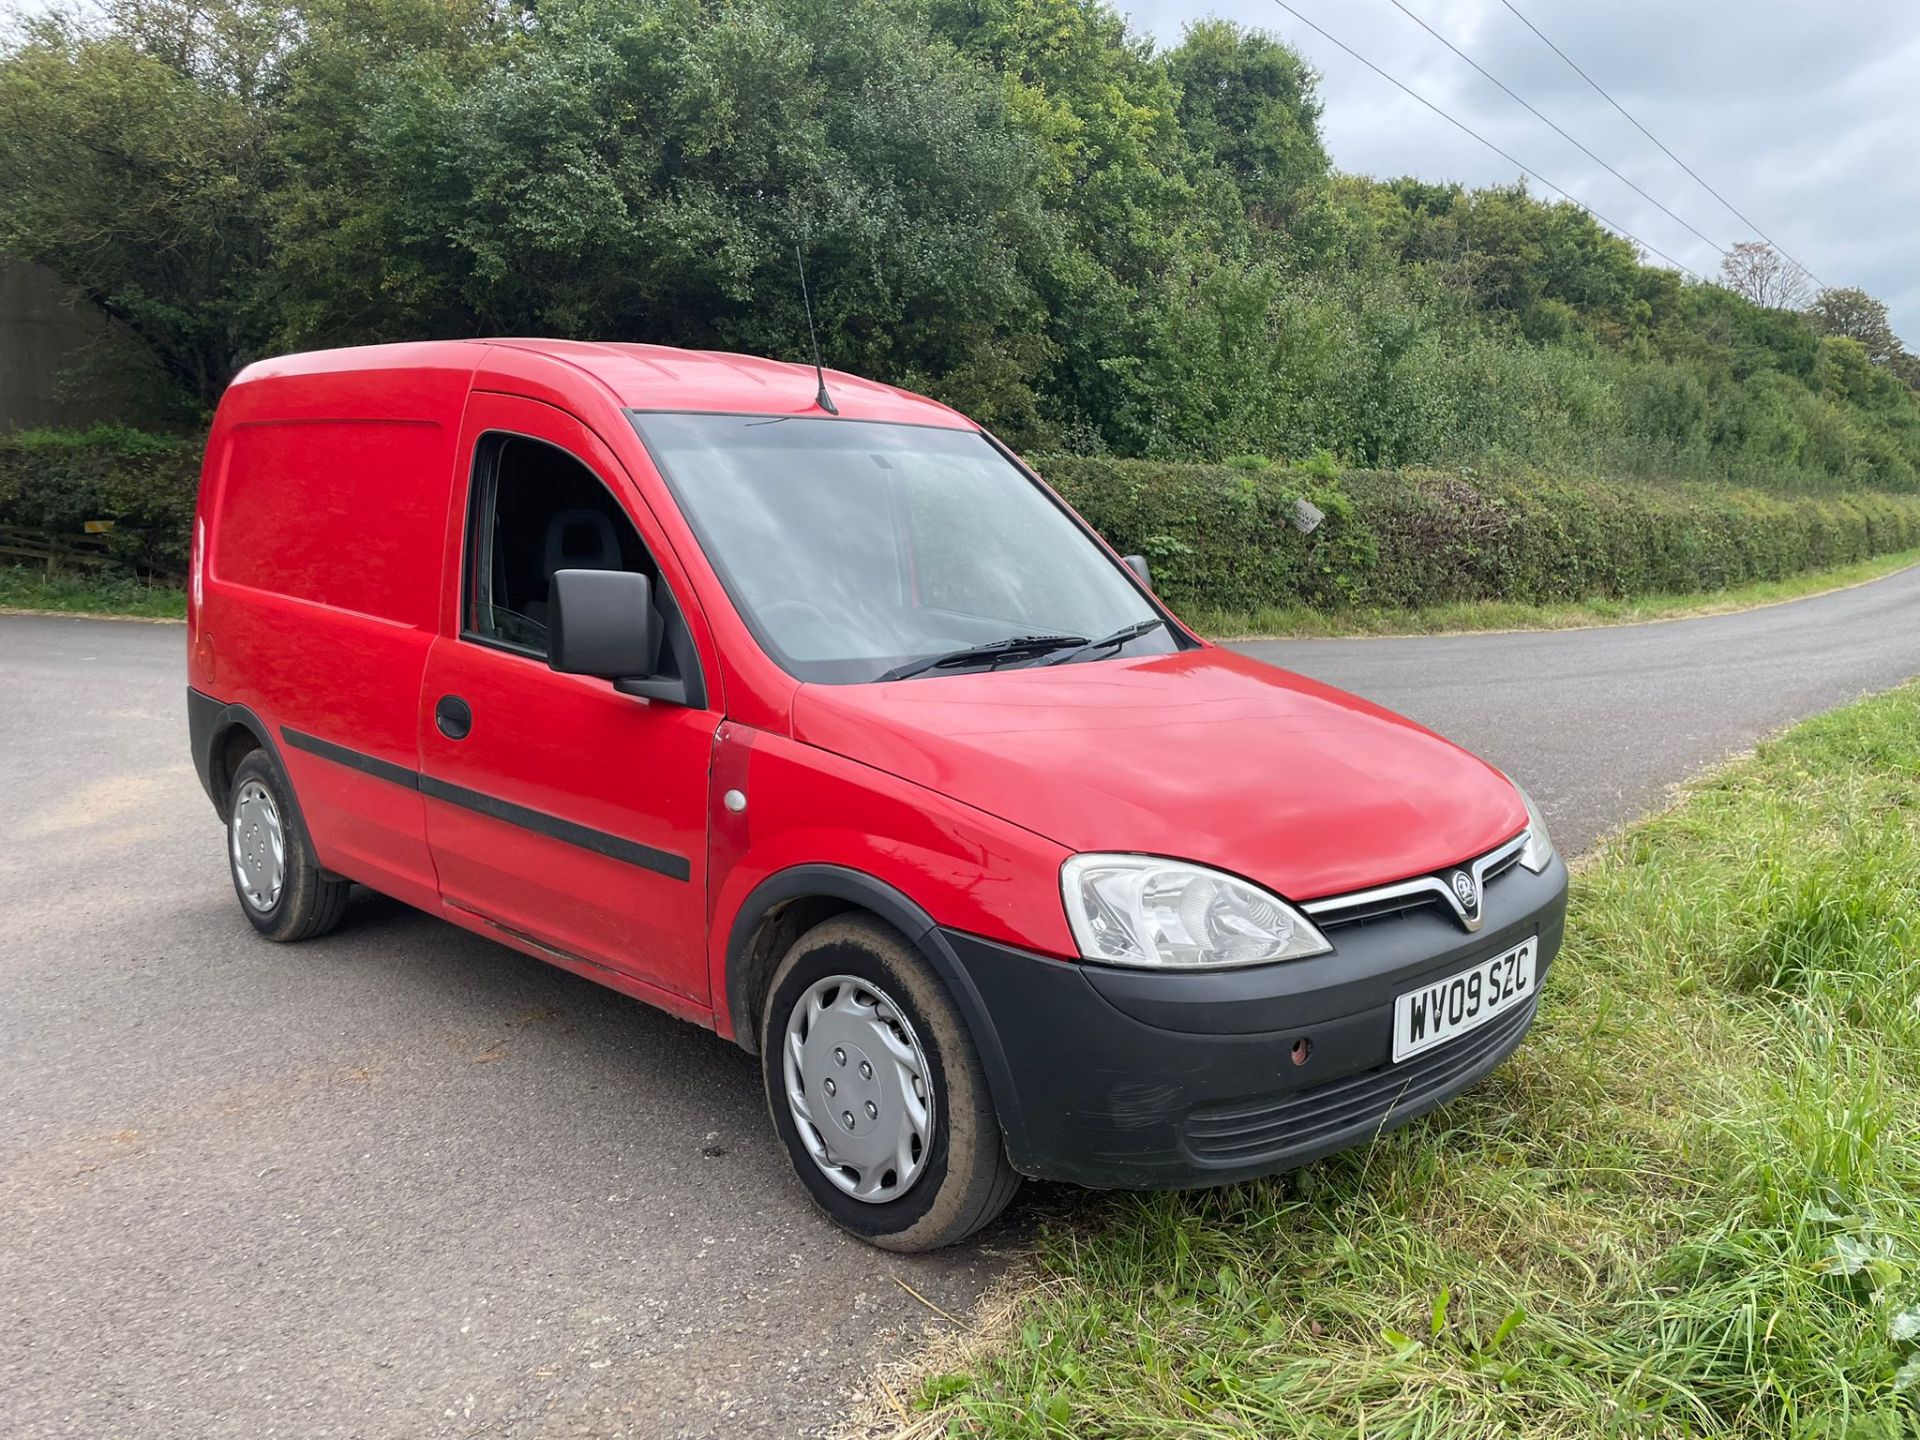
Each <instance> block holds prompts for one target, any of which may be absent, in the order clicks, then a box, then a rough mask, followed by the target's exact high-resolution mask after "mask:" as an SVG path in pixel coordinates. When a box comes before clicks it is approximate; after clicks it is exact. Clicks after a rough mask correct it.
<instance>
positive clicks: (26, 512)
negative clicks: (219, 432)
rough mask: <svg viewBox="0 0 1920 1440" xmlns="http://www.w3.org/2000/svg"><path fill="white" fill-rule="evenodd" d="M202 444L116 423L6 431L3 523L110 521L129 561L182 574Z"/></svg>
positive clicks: (58, 529)
mask: <svg viewBox="0 0 1920 1440" xmlns="http://www.w3.org/2000/svg"><path fill="white" fill-rule="evenodd" d="M204 443H205V442H204V440H203V438H202V437H200V436H190V437H179V436H171V435H154V434H150V433H148V432H146V431H142V430H129V429H126V428H124V427H121V426H116V425H101V426H96V427H94V428H93V429H90V430H22V431H18V432H16V433H14V434H11V435H0V525H24V526H28V527H30V528H32V529H35V530H49V531H52V532H53V533H55V534H57V535H77V534H79V533H81V531H82V529H83V527H84V526H85V524H86V522H87V521H89V520H111V521H113V522H114V524H115V529H114V532H113V534H112V536H111V537H110V543H111V545H112V549H113V553H114V554H115V555H117V556H118V557H119V558H120V559H121V560H123V561H124V562H125V563H126V564H127V565H128V566H129V567H130V568H134V569H140V570H158V571H161V572H163V573H167V574H176V575H179V574H184V573H185V572H186V567H187V548H188V538H189V532H190V531H191V530H192V528H193V500H194V494H195V491H196V489H197V487H198V486H199V483H200V453H201V449H202V446H203V445H204Z"/></svg>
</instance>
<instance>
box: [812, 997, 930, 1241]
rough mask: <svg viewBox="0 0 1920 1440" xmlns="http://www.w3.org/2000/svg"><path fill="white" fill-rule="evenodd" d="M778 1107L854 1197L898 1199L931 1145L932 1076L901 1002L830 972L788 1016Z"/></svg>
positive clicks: (871, 1200)
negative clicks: (783, 1089)
mask: <svg viewBox="0 0 1920 1440" xmlns="http://www.w3.org/2000/svg"><path fill="white" fill-rule="evenodd" d="M783 1062H784V1063H783V1070H784V1073H785V1076H786V1083H787V1107H788V1108H789V1109H790V1110H791V1111H792V1112H793V1123H794V1125H795V1127H796V1128H797V1129H798V1130H799V1131H800V1139H801V1141H802V1143H804V1144H805V1145H806V1147H807V1153H808V1154H809V1155H811V1156H813V1163H814V1164H816V1165H818V1166H819V1167H820V1173H821V1174H823V1175H825V1176H826V1177H827V1179H829V1180H831V1181H832V1182H833V1183H834V1184H835V1185H837V1186H839V1187H840V1189H842V1190H844V1191H846V1193H847V1194H849V1195H851V1196H853V1198H854V1199H856V1200H865V1201H867V1202H868V1203H870V1204H874V1205H878V1204H880V1203H882V1202H883V1201H887V1200H893V1199H897V1198H898V1197H900V1196H901V1195H904V1194H905V1193H906V1192H907V1189H908V1187H909V1186H911V1185H912V1184H913V1182H914V1181H915V1180H917V1179H918V1178H919V1177H920V1172H921V1170H923V1169H924V1168H925V1167H926V1163H927V1155H928V1153H929V1152H930V1151H931V1150H932V1148H933V1081H932V1072H931V1071H929V1070H928V1069H927V1057H926V1054H925V1052H924V1051H922V1050H921V1048H920V1041H919V1038H918V1037H917V1036H915V1035H914V1033H913V1026H912V1025H910V1024H908V1023H907V1017H906V1016H905V1015H904V1014H902V1013H901V1011H900V1007H899V1006H897V1005H895V1004H894V1003H893V1001H892V1000H890V999H888V998H887V996H886V994H885V992H883V991H880V990H876V989H875V988H874V987H873V986H872V985H870V984H869V983H868V982H867V981H865V980H856V979H854V978H853V977H852V976H851V975H832V976H829V977H828V978H827V979H825V980H820V981H816V982H815V983H814V984H813V985H811V986H809V987H808V989H807V993H806V994H804V995H802V996H801V997H800V998H799V1000H797V1001H796V1002H795V1003H794V1007H793V1010H792V1012H791V1013H790V1014H789V1015H788V1016H787V1037H786V1053H785V1055H784V1057H783Z"/></svg>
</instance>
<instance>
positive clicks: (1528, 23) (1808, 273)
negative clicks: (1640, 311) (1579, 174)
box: [1500, 0, 1827, 290]
mask: <svg viewBox="0 0 1920 1440" xmlns="http://www.w3.org/2000/svg"><path fill="white" fill-rule="evenodd" d="M1500 3H1501V4H1502V5H1505V6H1506V7H1507V9H1509V10H1512V11H1513V16H1514V18H1515V19H1516V20H1518V21H1519V22H1520V23H1521V24H1522V25H1524V26H1526V27H1527V29H1529V30H1531V31H1533V33H1534V34H1535V35H1537V36H1539V37H1540V43H1541V44H1543V45H1545V46H1546V47H1547V48H1548V49H1549V50H1551V51H1553V53H1554V54H1556V55H1558V56H1559V57H1560V58H1561V59H1562V60H1564V61H1566V63H1567V68H1568V69H1569V70H1571V71H1573V73H1574V74H1576V75H1578V76H1579V77H1580V78H1581V79H1582V80H1584V81H1586V82H1587V84H1589V85H1591V86H1592V87H1593V88H1594V90H1595V91H1596V92H1598V94H1599V95H1600V96H1601V98H1603V99H1604V100H1605V101H1606V102H1607V103H1608V104H1609V105H1611V106H1613V108H1614V109H1616V110H1618V111H1619V112H1620V113H1621V114H1622V115H1625V116H1626V117H1627V119H1628V120H1629V121H1630V122H1631V123H1632V125H1633V128H1634V129H1636V130H1638V131H1639V132H1640V133H1641V134H1642V135H1644V136H1646V137H1647V139H1649V140H1651V141H1653V143H1654V144H1655V145H1658V146H1659V147H1660V150H1661V153H1662V154H1664V155H1665V156H1666V157H1667V158H1668V159H1669V160H1671V161H1673V163H1674V164H1676V165H1678V166H1679V167H1680V168H1681V169H1682V170H1684V171H1686V172H1687V174H1689V175H1691V176H1692V177H1693V179H1694V181H1695V183H1696V184H1698V185H1699V186H1700V188H1701V189H1703V190H1705V191H1706V192H1707V193H1708V194H1709V195H1711V196H1713V198H1714V199H1716V200H1718V201H1719V202H1720V203H1721V204H1722V205H1724V206H1726V207H1727V209H1728V210H1729V211H1731V212H1732V214H1733V216H1734V218H1735V219H1737V220H1738V221H1739V222H1740V223H1741V224H1742V225H1744V226H1746V227H1747V228H1748V229H1749V230H1751V231H1753V233H1754V234H1756V235H1758V236H1759V237H1760V238H1761V239H1762V240H1765V241H1766V242H1767V244H1769V245H1771V246H1773V248H1774V249H1775V250H1778V251H1779V252H1780V253H1781V254H1782V255H1785V256H1786V258H1787V260H1788V261H1789V262H1791V263H1792V264H1793V265H1795V266H1796V267H1798V268H1799V269H1800V270H1801V271H1802V272H1803V273H1804V274H1805V275H1806V276H1807V277H1808V278H1809V279H1811V280H1812V281H1813V283H1814V284H1816V285H1818V286H1819V287H1820V288H1821V289H1822V290H1824V289H1826V288H1827V282H1826V281H1824V280H1822V279H1821V278H1820V277H1819V276H1818V275H1815V274H1814V273H1813V271H1811V270H1808V269H1807V267H1806V266H1804V265H1802V264H1800V262H1799V261H1798V260H1795V259H1794V258H1793V256H1791V255H1787V250H1786V247H1785V246H1784V245H1781V244H1778V243H1777V242H1776V241H1774V240H1773V238H1772V237H1771V236H1769V235H1768V234H1767V232H1766V231H1764V230H1762V229H1761V228H1760V227H1759V226H1758V225H1756V224H1754V223H1753V221H1751V220H1749V219H1748V218H1747V217H1746V216H1745V215H1743V214H1741V213H1740V210H1739V207H1738V206H1736V205H1735V204H1734V203H1733V202H1732V201H1731V200H1729V199H1727V197H1726V196H1724V195H1722V194H1721V193H1720V192H1719V191H1718V190H1716V189H1714V188H1713V186H1711V185H1709V184H1707V182H1706V181H1705V180H1704V179H1702V178H1701V176H1700V173H1699V172H1698V171H1697V170H1695V169H1694V168H1693V167H1692V166H1691V165H1689V164H1687V162H1686V161H1684V160H1682V159H1681V158H1680V157H1679V156H1678V155H1676V154H1674V153H1673V151H1671V150H1669V149H1667V147H1666V144H1665V143H1664V142H1663V141H1662V140H1661V139H1660V137H1659V136H1658V135H1655V134H1654V133H1653V132H1652V131H1651V130H1649V129H1647V127H1646V126H1644V125H1642V124H1641V123H1640V122H1639V121H1638V120H1636V119H1634V117H1633V113H1632V112H1631V111H1629V110H1628V109H1627V107H1626V106H1624V105H1622V104H1621V103H1620V102H1619V101H1618V100H1616V99H1614V98H1613V96H1611V95H1609V94H1608V93H1607V91H1606V89H1605V87H1604V86H1602V85H1601V84H1600V82H1599V81H1598V80H1596V79H1594V78H1593V77H1592V76H1591V75H1589V74H1587V72H1586V71H1584V70H1582V69H1581V68H1580V67H1579V66H1578V65H1576V64H1574V63H1573V57H1572V56H1571V55H1569V54H1567V52H1566V51H1564V50H1562V49H1561V48H1560V47H1559V46H1558V45H1556V44H1554V43H1553V41H1551V40H1549V39H1548V38H1547V37H1546V36H1545V35H1544V34H1542V33H1541V30H1540V27H1539V26H1538V25H1536V24H1534V23H1533V21H1531V20H1529V19H1528V18H1527V17H1526V16H1525V15H1522V14H1521V13H1520V12H1519V10H1517V9H1515V7H1514V5H1513V4H1512V0H1500ZM1661 208H1662V209H1664V208H1665V207H1664V206H1662V207H1661ZM1687 228H1688V229H1692V228H1693V227H1692V226H1688V227H1687ZM1696 233H1698V232H1696Z"/></svg>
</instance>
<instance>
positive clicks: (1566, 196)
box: [1273, 0, 1702, 280]
mask: <svg viewBox="0 0 1920 1440" xmlns="http://www.w3.org/2000/svg"><path fill="white" fill-rule="evenodd" d="M1273 3H1274V4H1276V5H1278V6H1279V7H1280V8H1281V9H1282V10H1284V11H1286V12H1287V13H1288V14H1289V15H1291V16H1293V18H1294V19H1296V20H1298V21H1299V22H1300V23H1301V24H1302V25H1305V26H1306V27H1307V28H1308V29H1309V30H1312V31H1313V32H1314V33H1316V34H1317V35H1319V36H1320V38H1321V39H1323V40H1325V41H1326V42H1327V43H1328V44H1330V45H1335V46H1338V47H1339V48H1340V49H1342V50H1344V51H1346V52H1347V54H1349V55H1351V56H1352V57H1353V58H1354V59H1356V60H1358V61H1359V62H1360V63H1361V64H1362V65H1364V66H1366V67H1367V68H1368V69H1369V70H1371V71H1373V73H1374V74H1376V75H1378V76H1379V77H1380V78H1381V79H1382V80H1385V81H1386V82H1387V83H1388V84H1390V85H1392V86H1394V87H1395V88H1396V89H1399V90H1403V91H1405V92H1406V93H1407V94H1408V95H1410V96H1412V97H1413V98H1414V99H1415V100H1418V101H1419V102H1420V103H1421V104H1422V105H1424V106H1426V107H1427V109H1429V110H1431V111H1433V113H1434V114H1436V115H1438V116H1439V117H1440V118H1441V119H1442V120H1444V121H1446V122H1447V123H1448V124H1449V125H1451V126H1453V127H1454V128H1455V129H1456V130H1459V131H1462V132H1463V133H1465V134H1467V135H1470V136H1472V137H1473V138H1474V139H1475V140H1478V141H1479V142H1480V143H1481V144H1482V145H1484V146H1486V147H1487V149H1489V150H1491V151H1493V153H1494V154H1496V155H1498V156H1499V157H1500V158H1501V159H1502V160H1504V161H1506V162H1507V163H1508V164H1509V165H1512V166H1513V167H1515V168H1516V169H1518V170H1520V171H1521V172H1522V173H1523V174H1527V175H1531V176H1532V177H1533V178H1534V179H1535V180H1538V181H1539V182H1540V183H1541V184H1542V185H1544V186H1546V187H1547V189H1549V190H1551V191H1553V193H1554V194H1556V195H1558V196H1559V197H1560V198H1561V199H1562V200H1565V201H1566V202H1567V203H1568V204H1569V205H1572V206H1573V207H1575V208H1576V209H1579V210H1584V211H1586V213H1587V214H1589V215H1591V216H1592V217H1593V218H1594V219H1595V220H1598V221H1599V222H1600V223H1601V224H1602V225H1604V226H1606V227H1607V229H1609V230H1612V231H1614V232H1615V233H1617V234H1619V235H1622V236H1625V237H1626V238H1627V239H1629V240H1631V241H1633V243H1634V244H1636V245H1638V246H1639V247H1640V248H1641V249H1643V250H1645V251H1647V252H1648V253H1649V254H1653V255H1658V256H1659V257H1660V258H1661V259H1662V260H1664V261H1666V262H1667V263H1668V264H1669V265H1671V266H1673V268H1674V269H1676V270H1678V271H1680V272H1681V273H1682V274H1685V275H1691V276H1692V277H1693V278H1694V279H1696V280H1700V279H1702V276H1701V275H1700V273H1699V272H1698V271H1696V270H1694V269H1693V268H1692V267H1691V266H1687V265H1682V264H1681V263H1680V262H1679V261H1678V260H1676V259H1674V258H1673V256H1671V255H1669V254H1667V252H1666V251H1664V250H1662V249H1660V248H1658V247H1657V246H1654V245H1649V244H1648V243H1647V242H1646V241H1644V240H1642V239H1641V238H1640V237H1639V236H1638V235H1636V234H1634V233H1633V232H1632V231H1631V230H1629V229H1627V227H1626V226H1624V225H1616V224H1615V223H1614V222H1613V221H1611V220H1609V219H1607V217H1606V216H1604V215H1602V214H1601V213H1600V212H1599V211H1598V210H1596V209H1594V208H1593V207H1592V206H1591V205H1587V204H1583V203H1582V202H1581V201H1579V200H1576V199H1574V197H1573V196H1572V195H1571V194H1570V193H1568V192H1567V191H1566V190H1563V189H1561V188H1560V187H1559V186H1558V185H1556V184H1554V183H1553V182H1552V181H1551V180H1549V179H1547V177H1546V176H1544V175H1542V174H1541V173H1540V172H1539V171H1538V170H1535V169H1534V168H1533V167H1532V166H1531V165H1528V164H1525V163H1524V162H1522V161H1520V160H1516V159H1515V158H1514V157H1513V156H1511V155H1509V154H1508V153H1507V152H1506V151H1504V150H1502V149H1501V148H1500V147H1499V146H1498V145H1496V144H1494V143H1493V141H1491V140H1489V139H1487V137H1486V136H1484V135H1482V134H1481V133H1480V132H1479V131H1478V130H1475V129H1474V128H1473V127H1472V126H1470V125H1468V124H1467V123H1466V122H1465V121H1462V120H1456V119H1454V118H1453V116H1451V115H1449V114H1448V113H1447V112H1446V111H1444V110H1442V109H1441V108H1440V107H1439V106H1438V105H1436V104H1434V103H1433V101H1431V100H1429V99H1427V97H1426V96H1424V95H1422V94H1421V93H1420V92H1419V91H1418V90H1415V89H1414V88H1413V87H1412V86H1411V85H1408V84H1406V83H1405V82H1404V81H1401V80H1396V79H1395V78H1394V77H1393V76H1391V75H1389V74H1388V73H1387V72H1386V71H1384V70H1382V69H1381V68H1380V67H1379V66H1378V65H1376V64H1374V63H1373V61H1371V60H1369V59H1367V57H1366V56H1364V55H1362V54H1361V53H1360V52H1359V51H1358V50H1356V49H1354V48H1353V47H1352V46H1351V45H1349V44H1347V43H1346V42H1345V41H1344V40H1337V39H1335V38H1334V37H1333V36H1331V35H1329V34H1328V33H1327V32H1326V31H1325V30H1322V29H1321V28H1320V27H1319V26H1318V25H1316V24H1314V23H1313V21H1311V20H1309V19H1308V18H1307V17H1306V16H1304V15H1302V14H1301V13H1300V12H1299V11H1298V10H1296V9H1294V8H1293V6H1291V5H1289V4H1288V3H1287V0H1273Z"/></svg>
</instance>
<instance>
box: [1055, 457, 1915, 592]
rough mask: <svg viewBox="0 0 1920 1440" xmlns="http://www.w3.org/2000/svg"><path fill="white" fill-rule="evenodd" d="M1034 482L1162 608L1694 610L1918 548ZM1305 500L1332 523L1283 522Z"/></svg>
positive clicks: (1495, 483)
mask: <svg viewBox="0 0 1920 1440" xmlns="http://www.w3.org/2000/svg"><path fill="white" fill-rule="evenodd" d="M1035 463H1036V465H1037V467H1038V468H1039V470H1040V471H1041V473H1042V474H1043V475H1045V476H1046V477H1047V479H1048V481H1049V482H1050V483H1052V484H1053V485H1054V486H1055V487H1056V488H1057V489H1058V490H1059V491H1060V492H1061V494H1062V495H1064V496H1065V497H1066V499H1067V500H1068V502H1069V503H1070V504H1072V505H1073V506H1074V507H1075V508H1076V509H1077V510H1079V511H1080V513H1081V514H1082V515H1084V516H1085V517H1086V518H1087V520H1088V522H1089V523H1091V524H1092V525H1093V526H1094V527H1095V528H1096V529H1098V530H1099V531H1100V532H1101V533H1102V534H1103V535H1105V536H1106V537H1107V539H1108V540H1109V541H1111V542H1112V543H1113V545H1114V546H1115V547H1116V548H1117V549H1119V550H1120V551H1121V552H1122V553H1123V554H1128V553H1139V554H1143V555H1145V556H1146V557H1147V559H1148V560H1149V561H1150V562H1151V564H1152V566H1153V573H1154V583H1155V585H1156V587H1157V588H1158V589H1159V590H1160V591H1161V593H1162V594H1164V595H1165V596H1166V597H1167V599H1168V600H1169V602H1170V603H1172V604H1174V605H1176V606H1191V607H1195V608H1196V609H1201V610H1207V611H1215V612H1218V611H1238V612H1249V611H1257V610H1260V609H1262V608H1284V607H1287V606H1307V607H1313V608H1319V609H1347V608H1353V607H1382V608H1389V609H1395V610H1404V609H1415V608H1422V607H1429V606H1437V605H1446V604H1451V603H1458V602H1472V601H1492V600H1504V601H1515V602H1519V603H1530V604H1553V603H1557V602H1564V601H1571V600H1583V599H1589V598H1594V597H1601V598H1630V597H1635V596H1642V595H1661V594H1687V593H1693V592H1698V591H1708V590H1720V589H1726V588H1729V587H1732V586H1737V585H1744V584H1748V583H1751V582H1754V581H1769V580H1780V579H1784V578H1786V577H1788V576H1792V575H1797V574H1800V573H1803V572H1806V571H1810V570H1820V569H1828V568H1832V567H1835V566H1840V565H1846V564H1849V563H1852V562H1855V561H1859V560H1864V559H1868V558H1870V557H1872V556H1876V555H1883V554H1889V553H1892V552H1895V551H1900V550H1909V549H1912V548H1914V547H1915V546H1920V498H1915V497H1910V496H1894V495H1879V494H1868V493H1863V494H1853V495H1833V496H1806V495H1795V496H1789V495H1773V494H1767V493H1763V492H1757V491H1748V490H1735V489H1729V488H1725V487H1720V486H1706V485H1666V486H1659V485H1647V484H1636V483H1627V482H1606V481H1599V480H1592V479H1553V478H1547V477H1541V476H1531V477H1513V478H1489V477H1475V476H1469V475H1465V474H1460V473H1446V472H1436V471H1346V472H1344V473H1336V472H1334V471H1333V467H1332V465H1331V456H1326V457H1325V458H1324V459H1321V460H1320V461H1319V463H1317V464H1316V463H1308V464H1302V465H1295V466H1292V467H1281V466H1270V467H1267V468H1263V469H1249V468H1245V467H1244V466H1243V465H1235V466H1224V465H1223V466H1207V465H1181V464H1165V463H1156V462H1152V461H1139V460H1117V459H1084V458H1075V457H1069V456H1055V457H1050V458H1042V459H1040V460H1037V461H1036V462H1035ZM1300 499H1305V500H1308V501H1310V502H1312V503H1313V504H1314V505H1315V506H1317V507H1318V508H1319V509H1320V510H1322V511H1323V512H1325V515H1326V519H1325V520H1324V521H1323V522H1322V523H1321V525H1320V527H1319V528H1318V529H1316V530H1315V531H1314V532H1313V534H1311V535H1302V534H1301V533H1300V532H1299V531H1298V530H1297V529H1295V528H1294V526H1293V524H1292V511H1293V505H1294V502H1295V501H1296V500H1300Z"/></svg>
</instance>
